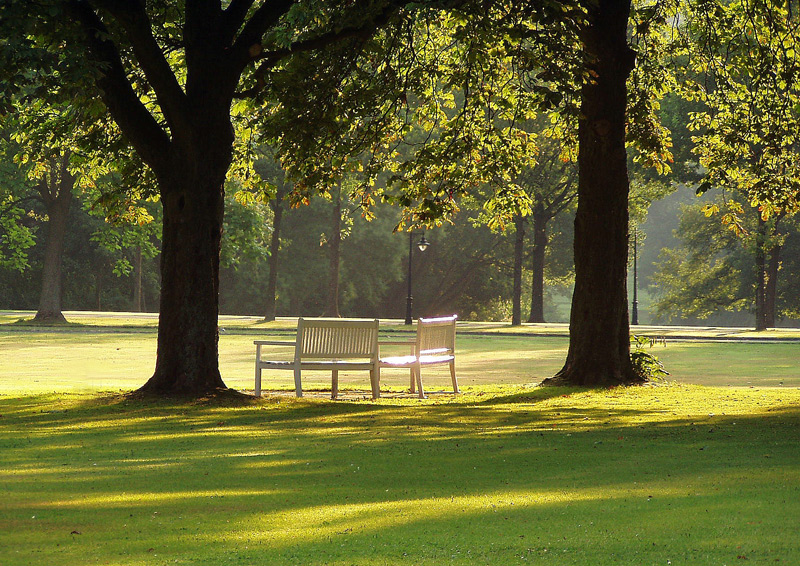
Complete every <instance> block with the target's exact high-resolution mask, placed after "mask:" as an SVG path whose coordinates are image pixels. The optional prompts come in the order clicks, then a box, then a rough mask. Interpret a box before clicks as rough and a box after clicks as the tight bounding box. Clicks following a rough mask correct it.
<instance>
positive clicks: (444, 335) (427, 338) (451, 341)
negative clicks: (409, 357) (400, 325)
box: [417, 315, 458, 356]
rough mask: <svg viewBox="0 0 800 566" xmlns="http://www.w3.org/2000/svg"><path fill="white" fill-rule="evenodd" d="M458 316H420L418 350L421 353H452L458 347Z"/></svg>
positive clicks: (418, 322)
mask: <svg viewBox="0 0 800 566" xmlns="http://www.w3.org/2000/svg"><path fill="white" fill-rule="evenodd" d="M457 319H458V316H456V315H453V316H444V317H440V318H420V319H419V320H418V321H417V352H419V355H421V356H422V355H426V354H427V355H432V354H451V353H453V351H455V348H456V320H457Z"/></svg>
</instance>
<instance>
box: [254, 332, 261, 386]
mask: <svg viewBox="0 0 800 566" xmlns="http://www.w3.org/2000/svg"><path fill="white" fill-rule="evenodd" d="M260 361H261V344H256V383H255V387H254V389H255V391H254V393H255V395H256V397H261V366H260V365H259V363H258V362H260Z"/></svg>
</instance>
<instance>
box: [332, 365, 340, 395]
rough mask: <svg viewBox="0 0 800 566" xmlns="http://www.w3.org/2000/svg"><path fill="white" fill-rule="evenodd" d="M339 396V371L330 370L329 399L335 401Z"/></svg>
mask: <svg viewBox="0 0 800 566" xmlns="http://www.w3.org/2000/svg"><path fill="white" fill-rule="evenodd" d="M338 396H339V370H338V369H332V370H331V399H336V398H337V397H338Z"/></svg>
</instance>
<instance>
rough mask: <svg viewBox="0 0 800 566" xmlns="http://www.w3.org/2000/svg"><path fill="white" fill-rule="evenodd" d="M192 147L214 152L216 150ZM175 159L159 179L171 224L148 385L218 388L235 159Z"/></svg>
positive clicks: (157, 389)
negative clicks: (227, 214)
mask: <svg viewBox="0 0 800 566" xmlns="http://www.w3.org/2000/svg"><path fill="white" fill-rule="evenodd" d="M215 139H219V138H217V137H211V138H208V143H214V141H213V140H215ZM198 145H201V144H199V143H198ZM193 149H198V150H200V151H199V155H209V157H210V156H211V155H212V154H213V153H214V152H213V151H212V150H208V151H202V148H201V147H197V148H193ZM177 165H182V166H177ZM176 166H177V167H176V168H175V169H174V170H173V171H172V172H169V173H167V174H166V175H164V176H162V177H160V178H159V186H160V188H161V201H162V205H163V209H164V224H163V234H162V250H161V301H160V305H161V309H160V313H159V319H158V351H157V359H156V368H155V372H154V374H153V376H152V377H151V378H150V380H149V381H148V382H147V383H146V384H145V385H144V386H143V387H142V391H144V392H153V393H160V394H163V393H174V394H192V393H199V392H211V391H214V390H216V389H220V388H224V387H225V384H224V383H223V381H222V378H221V376H220V373H219V366H218V343H219V331H218V326H217V325H218V315H219V307H218V294H219V254H220V243H221V238H222V217H223V206H224V191H223V181H224V178H225V174H226V171H227V169H228V163H225V162H224V160H223V162H222V163H219V162H217V163H214V160H213V159H206V160H204V161H203V160H200V162H197V161H195V160H191V159H186V160H183V159H179V160H176ZM187 169H188V170H187ZM157 173H158V172H157Z"/></svg>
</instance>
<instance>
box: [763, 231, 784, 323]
mask: <svg viewBox="0 0 800 566" xmlns="http://www.w3.org/2000/svg"><path fill="white" fill-rule="evenodd" d="M780 266H781V246H775V247H773V248H772V249H771V250H770V253H769V263H768V264H767V284H766V286H765V288H764V324H765V325H766V328H775V317H776V307H775V303H776V301H777V297H778V271H779V270H780Z"/></svg>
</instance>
